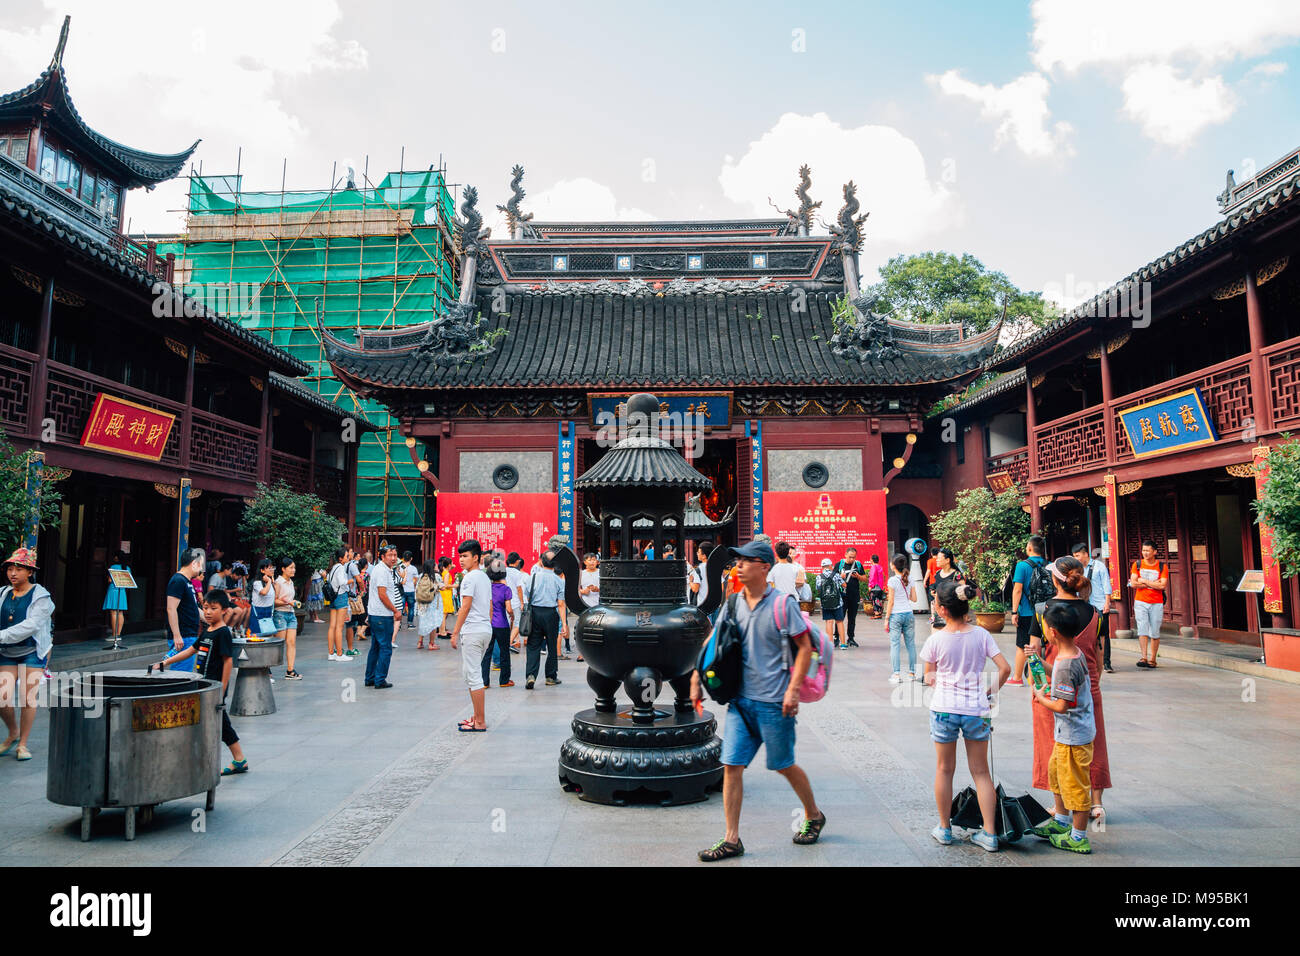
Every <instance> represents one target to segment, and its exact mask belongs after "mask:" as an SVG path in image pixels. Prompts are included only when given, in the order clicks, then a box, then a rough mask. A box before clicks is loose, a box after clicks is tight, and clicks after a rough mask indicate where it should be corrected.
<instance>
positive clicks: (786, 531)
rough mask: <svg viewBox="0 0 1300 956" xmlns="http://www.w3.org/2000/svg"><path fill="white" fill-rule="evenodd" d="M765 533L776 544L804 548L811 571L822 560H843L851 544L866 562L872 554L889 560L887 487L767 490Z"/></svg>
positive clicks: (764, 520) (764, 493)
mask: <svg viewBox="0 0 1300 956" xmlns="http://www.w3.org/2000/svg"><path fill="white" fill-rule="evenodd" d="M763 531H764V532H765V533H766V534H768V535H770V536H771V538H772V543H773V544H775V543H776V542H778V541H789V542H790V544H792V545H794V546H795V547H797V548H799V549H800V550H801V551H802V552H803V555H802V558H801V560H800V562H799V563H800V564H802V565H803V566H804V567H805V568H807V569H808V570H810V571H816V570H818V569H819V567H820V565H821V560H822V558H830V559H831V560H832V561H838V560H839V559H840V558H842V557H843V556H844V549H845V548H857V549H858V560H859V561H861V562H862V563H863V565H864V566H865V565H866V564H867V562H868V561H869V560H870V559H871V555H872V554H879V555H880V558H881V560H882V561H888V560H889V556H888V555H887V554H886V553H885V552H886V550H887V548H886V545H887V544H888V541H887V540H886V538H887V536H888V533H889V532H888V526H887V524H886V521H885V493H884V491H821V492H818V491H765V492H763Z"/></svg>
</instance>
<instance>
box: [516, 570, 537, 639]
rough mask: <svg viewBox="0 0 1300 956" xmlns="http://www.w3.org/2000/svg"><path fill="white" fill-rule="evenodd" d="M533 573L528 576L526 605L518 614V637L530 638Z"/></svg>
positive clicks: (535, 580)
mask: <svg viewBox="0 0 1300 956" xmlns="http://www.w3.org/2000/svg"><path fill="white" fill-rule="evenodd" d="M535 573H536V572H534V574H530V575H528V603H527V604H525V605H524V607H523V610H522V611H520V613H519V636H520V637H531V636H532V633H533V588H535V587H537V578H536V577H535V576H534V575H535Z"/></svg>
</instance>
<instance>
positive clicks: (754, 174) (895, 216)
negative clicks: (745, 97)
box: [718, 113, 961, 275]
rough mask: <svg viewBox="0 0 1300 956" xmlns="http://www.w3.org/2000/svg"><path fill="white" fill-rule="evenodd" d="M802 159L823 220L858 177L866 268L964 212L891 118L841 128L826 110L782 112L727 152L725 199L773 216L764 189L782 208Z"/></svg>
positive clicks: (788, 203)
mask: <svg viewBox="0 0 1300 956" xmlns="http://www.w3.org/2000/svg"><path fill="white" fill-rule="evenodd" d="M804 163H807V164H808V165H809V166H811V167H812V182H813V188H812V190H811V192H812V198H813V199H814V200H818V199H820V200H822V202H823V205H822V208H821V209H819V210H817V215H819V216H820V218H821V219H822V220H824V221H828V222H829V221H833V220H834V219H835V216H836V213H837V212H838V211H839V209H840V206H841V205H843V192H842V187H843V184H844V183H847V182H848V181H849V180H850V179H851V180H853V181H854V183H856V184H857V187H858V201H859V202H860V203H861V204H862V212H869V213H870V214H871V218H869V219H868V220H867V222H866V225H865V226H864V227H863V231H864V234H865V237H866V243H865V246H864V261H863V270H862V271H863V274H864V275H870V274H871V271H872V270H873V269H874V267H875V266H874V265H870V267H869V264H870V263H871V262H875V264H877V265H878V264H879V262H882V261H884V259H885V258H886V257H888V256H889V255H892V254H894V253H896V252H898V251H899V247H900V246H915V245H916V244H917V243H920V242H921V241H923V240H924V239H926V238H928V237H932V236H934V235H936V234H938V233H940V232H942V231H944V230H945V229H947V228H949V227H951V226H953V225H955V224H956V223H957V222H958V221H959V220H960V218H961V210H960V208H959V206H958V203H957V201H956V197H955V196H954V194H953V193H952V192H951V191H950V190H949V189H948V188H947V187H946V186H945V185H943V184H942V183H940V182H934V181H931V180H930V179H929V177H928V176H927V175H926V169H925V158H924V157H923V156H922V155H921V150H920V149H919V148H918V147H917V145H916V143H914V142H913V141H912V140H910V139H908V138H907V137H906V136H904V135H903V134H902V133H900V132H899V131H898V130H896V129H894V128H892V127H889V126H870V125H867V126H859V127H856V128H853V129H845V128H844V127H842V126H841V125H840V124H839V123H836V122H835V121H834V120H832V119H831V118H830V117H829V116H827V115H826V114H825V113H817V114H815V115H813V116H801V115H799V114H797V113H786V114H784V115H783V116H781V118H780V119H778V120H777V122H776V125H775V126H773V127H772V128H771V129H770V130H768V131H767V132H766V133H764V134H763V135H762V136H761V137H760V138H759V139H758V140H755V141H754V142H751V143H750V144H749V149H748V150H747V151H746V152H745V154H744V155H743V156H741V157H740V159H739V160H735V159H733V158H732V157H731V156H728V157H726V158H725V159H724V161H723V164H722V171H721V172H720V173H719V174H718V182H720V183H721V184H722V192H723V194H724V195H725V196H726V197H727V198H728V199H731V200H734V201H735V202H738V203H742V204H744V205H746V206H748V207H749V209H750V211H751V212H752V213H753V214H754V215H755V216H766V217H771V216H775V215H776V212H775V211H774V210H773V209H772V207H771V206H769V205H768V201H767V200H768V197H769V196H771V197H772V199H773V201H774V202H777V203H779V204H780V205H781V207H782V208H783V209H784V208H790V207H793V206H794V205H795V204H796V199H795V197H794V195H793V194H792V192H791V190H792V189H793V188H794V187H795V185H796V183H797V182H798V170H799V167H800V166H801V165H802V164H804ZM818 231H822V230H820V229H819V230H818Z"/></svg>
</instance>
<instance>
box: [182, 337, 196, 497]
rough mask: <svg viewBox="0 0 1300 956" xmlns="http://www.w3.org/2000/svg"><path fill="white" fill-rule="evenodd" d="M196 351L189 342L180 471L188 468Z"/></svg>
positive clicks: (186, 470) (192, 421)
mask: <svg viewBox="0 0 1300 956" xmlns="http://www.w3.org/2000/svg"><path fill="white" fill-rule="evenodd" d="M196 351H197V349H196V347H195V345H194V343H193V342H191V343H190V348H189V355H188V356H187V358H186V360H185V409H184V411H182V412H181V471H183V472H185V473H188V472H189V470H190V445H191V439H192V437H193V436H192V433H193V429H194V353H195V352H196Z"/></svg>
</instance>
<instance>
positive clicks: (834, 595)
mask: <svg viewBox="0 0 1300 956" xmlns="http://www.w3.org/2000/svg"><path fill="white" fill-rule="evenodd" d="M843 596H844V591H843V590H842V585H841V584H840V579H839V577H838V576H837V575H836V574H835V572H834V571H833V570H832V571H831V572H830V573H829V574H819V575H817V597H818V599H819V600H820V601H821V602H822V610H825V611H834V610H835V609H836V608H838V607H839V606H840V599H841V598H842V597H843Z"/></svg>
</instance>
